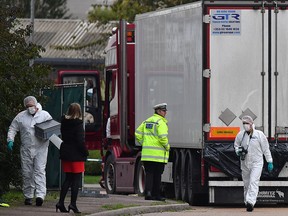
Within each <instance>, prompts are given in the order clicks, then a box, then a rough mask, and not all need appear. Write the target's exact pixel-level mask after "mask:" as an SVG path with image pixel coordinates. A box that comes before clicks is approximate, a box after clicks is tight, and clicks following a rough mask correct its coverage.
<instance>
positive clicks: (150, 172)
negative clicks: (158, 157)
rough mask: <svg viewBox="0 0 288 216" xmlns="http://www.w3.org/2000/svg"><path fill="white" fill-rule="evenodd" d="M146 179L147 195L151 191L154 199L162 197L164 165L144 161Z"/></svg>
mask: <svg viewBox="0 0 288 216" xmlns="http://www.w3.org/2000/svg"><path fill="white" fill-rule="evenodd" d="M143 164H144V168H145V173H146V179H145V194H147V192H148V191H149V192H150V193H151V195H152V196H153V197H160V187H161V175H162V173H163V171H164V166H165V164H164V163H158V162H152V161H143Z"/></svg>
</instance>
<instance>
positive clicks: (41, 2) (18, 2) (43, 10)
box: [1, 0, 70, 19]
mask: <svg viewBox="0 0 288 216" xmlns="http://www.w3.org/2000/svg"><path fill="white" fill-rule="evenodd" d="M3 1H4V2H3V3H5V4H6V5H9V6H10V7H12V6H16V7H18V8H21V11H20V12H21V13H20V14H19V15H18V18H30V17H31V0H3ZM3 3H1V4H3ZM66 4H67V0H35V18H46V19H61V18H64V19H67V18H70V15H67V12H68V9H67V7H66Z"/></svg>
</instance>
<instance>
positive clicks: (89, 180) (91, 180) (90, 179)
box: [84, 175, 101, 184]
mask: <svg viewBox="0 0 288 216" xmlns="http://www.w3.org/2000/svg"><path fill="white" fill-rule="evenodd" d="M100 179H101V176H92V175H84V184H99V181H100Z"/></svg>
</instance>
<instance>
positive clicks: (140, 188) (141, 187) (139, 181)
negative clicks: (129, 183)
mask: <svg viewBox="0 0 288 216" xmlns="http://www.w3.org/2000/svg"><path fill="white" fill-rule="evenodd" d="M145 176H146V174H145V169H144V166H143V164H142V162H141V161H139V162H138V164H137V171H136V178H135V179H136V181H135V183H136V184H135V192H136V193H137V194H138V195H139V196H143V195H144V191H145Z"/></svg>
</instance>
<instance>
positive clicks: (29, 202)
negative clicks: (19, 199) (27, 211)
mask: <svg viewBox="0 0 288 216" xmlns="http://www.w3.org/2000/svg"><path fill="white" fill-rule="evenodd" d="M24 204H25V205H32V199H30V198H27V199H25V201H24Z"/></svg>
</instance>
